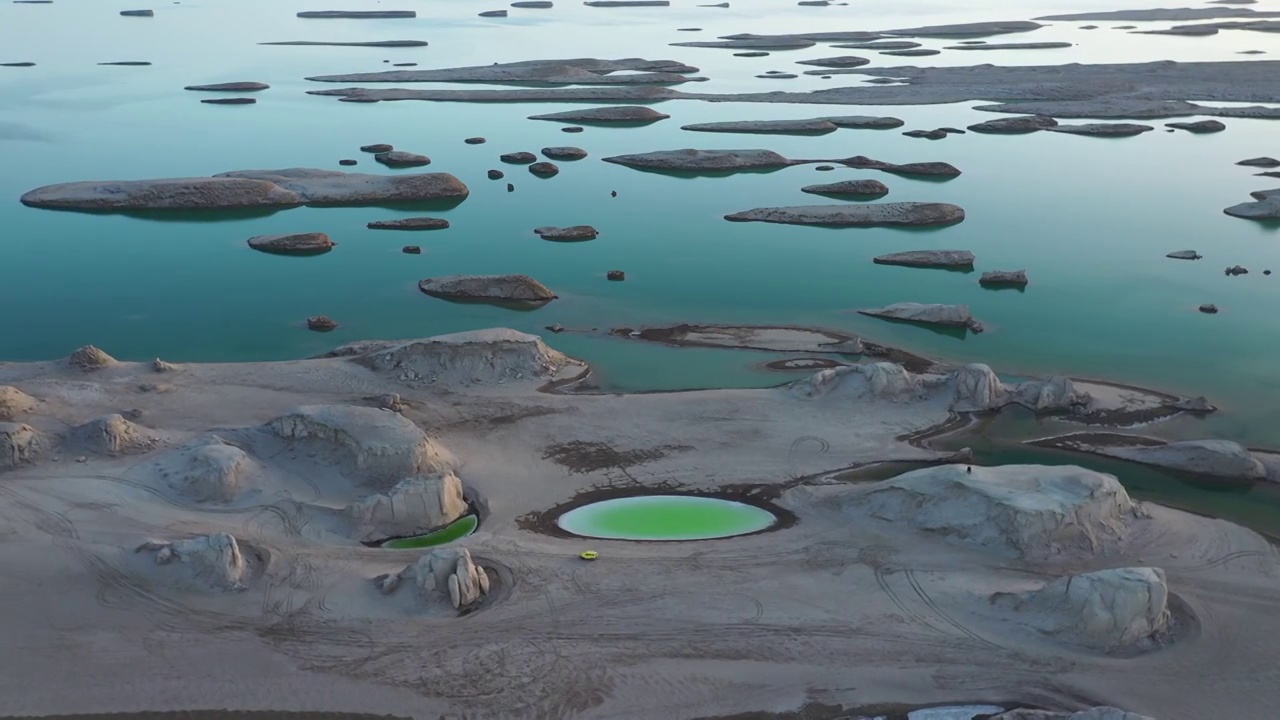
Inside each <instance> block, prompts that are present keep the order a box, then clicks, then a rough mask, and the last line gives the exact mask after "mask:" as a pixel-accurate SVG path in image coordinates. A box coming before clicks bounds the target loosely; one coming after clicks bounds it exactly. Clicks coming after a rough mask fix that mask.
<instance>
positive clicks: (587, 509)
mask: <svg viewBox="0 0 1280 720" xmlns="http://www.w3.org/2000/svg"><path fill="white" fill-rule="evenodd" d="M777 520H778V518H777V517H776V516H774V514H773V513H771V512H769V511H768V510H765V509H763V508H758V507H756V506H754V505H748V504H746V503H741V502H735V501H733V500H722V499H720V498H713V497H698V496H692V495H643V496H637V497H624V498H614V499H612V500H602V501H600V502H596V503H591V504H590V505H583V506H582V507H577V508H574V509H572V510H570V511H568V512H566V513H564V514H563V515H561V516H560V517H559V518H558V519H557V520H556V524H558V525H559V526H560V529H562V530H564V531H565V532H569V533H572V534H574V535H581V536H583V537H591V538H601V539H607V540H710V539H712V538H722V537H732V536H734V535H745V534H747V533H753V532H759V531H761V530H765V529H767V528H769V527H771V526H772V525H773V524H774V523H775V522H777Z"/></svg>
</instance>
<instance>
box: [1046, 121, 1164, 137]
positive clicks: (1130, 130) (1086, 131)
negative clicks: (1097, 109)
mask: <svg viewBox="0 0 1280 720" xmlns="http://www.w3.org/2000/svg"><path fill="white" fill-rule="evenodd" d="M1045 130H1048V131H1049V132H1057V133H1067V134H1069V135H1088V136H1090V137H1133V136H1134V135H1141V134H1142V133H1144V132H1151V131H1152V130H1155V128H1153V127H1151V126H1150V125H1138V124H1135V123H1085V124H1083V125H1055V126H1053V127H1047V128H1045Z"/></svg>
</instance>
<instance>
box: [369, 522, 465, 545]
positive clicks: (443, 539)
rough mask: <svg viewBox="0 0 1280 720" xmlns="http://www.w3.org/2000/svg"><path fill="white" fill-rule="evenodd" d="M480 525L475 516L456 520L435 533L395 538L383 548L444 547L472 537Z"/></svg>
mask: <svg viewBox="0 0 1280 720" xmlns="http://www.w3.org/2000/svg"><path fill="white" fill-rule="evenodd" d="M479 524H480V520H479V518H477V517H476V516H475V515H468V516H466V517H464V518H461V519H458V520H455V521H454V522H453V523H452V524H450V525H448V526H446V527H443V528H441V529H439V530H437V531H435V532H433V533H427V534H426V535H414V536H413V537H402V538H395V539H394V540H388V541H386V542H384V543H382V547H384V548H388V549H390V550H412V549H413V548H425V547H435V546H436V545H444V544H445V543H451V542H453V541H454V540H457V539H459V538H464V537H466V536H468V535H470V534H471V533H473V532H475V530H476V526H477V525H479Z"/></svg>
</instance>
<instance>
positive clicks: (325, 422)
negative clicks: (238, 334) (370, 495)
mask: <svg viewBox="0 0 1280 720" xmlns="http://www.w3.org/2000/svg"><path fill="white" fill-rule="evenodd" d="M265 429H266V430H267V431H268V432H270V433H271V434H273V435H275V436H277V437H279V438H280V439H282V440H285V441H289V442H300V443H301V442H305V443H309V444H311V445H313V446H318V447H319V449H320V450H321V451H322V452H327V453H329V454H330V455H331V456H333V457H336V459H337V460H339V461H340V462H343V463H346V464H348V465H349V466H350V467H351V468H352V469H353V470H354V471H355V472H356V473H357V474H358V475H359V476H360V480H361V481H362V483H363V484H365V485H369V486H373V487H378V488H381V487H389V486H390V485H392V484H393V483H396V482H398V481H400V480H402V479H403V478H406V477H412V476H414V475H422V474H431V473H446V472H452V471H453V469H454V467H455V466H456V464H457V462H456V460H454V457H453V455H452V454H451V453H450V452H449V451H448V450H445V449H444V448H442V447H440V446H439V445H437V444H436V443H435V442H434V441H432V440H431V439H430V438H428V437H427V436H426V435H425V434H424V433H423V432H422V430H421V429H419V428H418V426H417V425H414V424H413V422H411V421H410V420H408V419H406V418H405V417H404V416H402V415H399V414H397V413H394V412H388V411H386V410H380V409H378V408H371V407H359V406H355V405H305V406H303V407H300V408H298V409H297V410H294V411H293V412H291V413H289V414H287V415H283V416H281V417H278V418H276V419H275V420H272V421H271V422H269V423H267V424H266V426H265Z"/></svg>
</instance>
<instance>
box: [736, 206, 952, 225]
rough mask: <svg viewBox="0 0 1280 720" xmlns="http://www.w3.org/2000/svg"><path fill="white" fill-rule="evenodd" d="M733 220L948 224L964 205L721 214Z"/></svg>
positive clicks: (784, 209) (757, 210)
mask: <svg viewBox="0 0 1280 720" xmlns="http://www.w3.org/2000/svg"><path fill="white" fill-rule="evenodd" d="M724 219H725V220H730V221H734V222H766V223H782V224H784V225H822V226H828V227H874V226H879V225H907V226H925V225H951V224H954V223H958V222H960V221H962V220H964V208H961V207H960V206H959V205H951V204H949V203H922V202H897V203H870V204H865V205H801V206H796V207H773V208H755V209H753V210H744V211H742V212H736V213H733V214H730V215H725V216H724Z"/></svg>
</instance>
